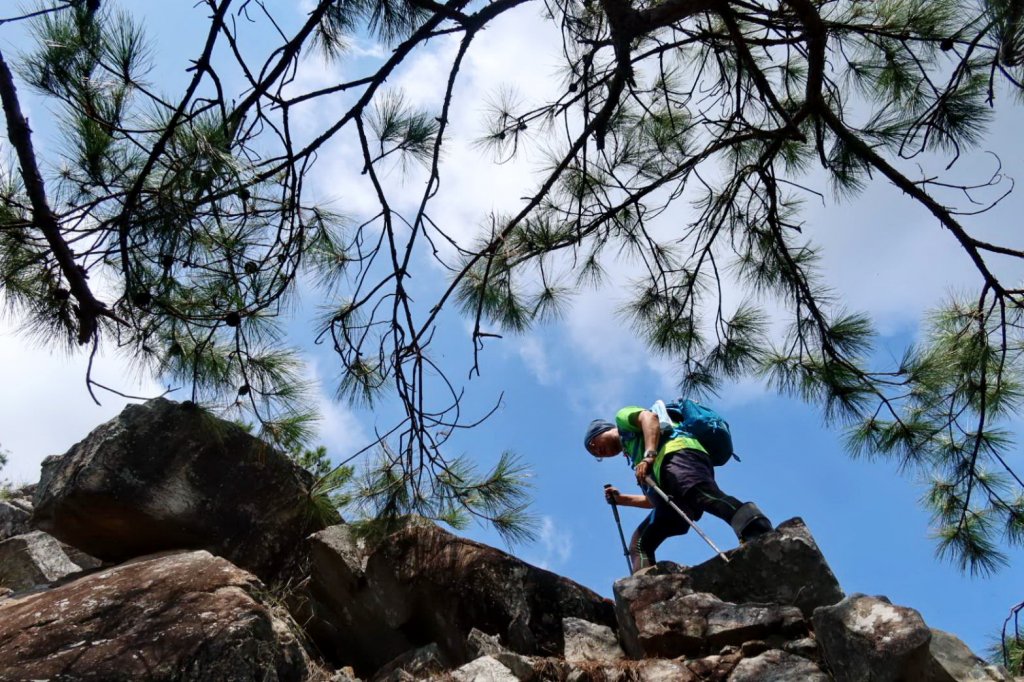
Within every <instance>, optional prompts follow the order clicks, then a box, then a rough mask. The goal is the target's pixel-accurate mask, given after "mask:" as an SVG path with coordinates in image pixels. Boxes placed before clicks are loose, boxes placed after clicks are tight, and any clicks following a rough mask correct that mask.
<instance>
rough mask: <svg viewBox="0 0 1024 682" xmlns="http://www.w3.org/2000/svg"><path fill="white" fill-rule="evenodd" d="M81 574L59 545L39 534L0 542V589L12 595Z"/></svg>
mask: <svg viewBox="0 0 1024 682" xmlns="http://www.w3.org/2000/svg"><path fill="white" fill-rule="evenodd" d="M81 570H82V567H81V566H79V565H78V564H76V563H75V562H73V561H72V560H71V559H70V558H68V555H67V554H65V553H64V550H63V549H62V548H61V546H60V543H59V542H57V540H56V539H55V538H53V537H51V536H49V535H47V534H46V533H43V532H42V531H38V530H37V531H34V532H32V533H25V534H24V535H15V536H14V537H13V538H7V539H6V540H4V541H2V542H0V587H6V588H9V589H10V590H12V591H14V592H19V591H21V590H27V589H29V588H32V587H35V586H37V585H45V584H47V583H52V582H54V581H56V580H59V579H61V578H63V577H64V576H67V575H70V574H72V573H78V572H79V571H81Z"/></svg>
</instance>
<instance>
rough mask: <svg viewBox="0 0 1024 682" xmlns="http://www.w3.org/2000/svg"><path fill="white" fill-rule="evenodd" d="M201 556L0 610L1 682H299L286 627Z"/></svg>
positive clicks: (302, 661) (223, 568) (146, 562)
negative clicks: (42, 681)
mask: <svg viewBox="0 0 1024 682" xmlns="http://www.w3.org/2000/svg"><path fill="white" fill-rule="evenodd" d="M263 591H264V589H263V587H262V584H261V583H260V582H259V581H258V580H257V579H256V578H255V577H254V576H253V575H251V574H250V573H247V572H245V571H243V570H241V569H239V568H237V567H236V566H233V565H232V564H230V563H228V562H227V561H225V560H224V559H220V558H218V557H213V556H211V555H210V554H208V553H207V552H202V551H200V552H184V553H176V554H172V555H159V556H154V557H146V558H143V559H138V560H136V561H133V562H129V563H126V564H122V565H120V566H117V567H114V568H109V569H106V570H102V571H98V572H95V573H92V574H89V575H86V576H83V577H81V578H78V579H77V580H73V581H71V582H68V583H66V584H63V585H61V586H59V587H54V588H51V589H49V590H45V591H41V592H34V593H31V594H28V595H26V596H23V597H20V598H18V597H15V598H11V599H7V600H3V601H0V679H2V680H27V679H55V680H57V679H59V680H64V681H69V682H71V681H74V680H104V682H121V681H124V682H129V681H134V680H150V681H151V682H159V681H161V680H168V681H171V680H174V681H178V680H224V681H234V680H238V681H242V680H274V681H280V682H285V681H289V680H295V681H300V680H305V679H307V677H308V672H309V667H308V660H307V657H306V654H305V651H304V650H303V648H302V646H301V645H300V643H299V640H298V638H297V636H296V634H295V626H294V624H293V623H291V622H290V621H289V620H288V619H286V618H282V617H280V616H278V615H275V613H274V612H273V611H272V610H271V608H269V607H268V606H267V605H266V603H265V602H264V601H263V599H262V597H261V596H260V595H261V593H263Z"/></svg>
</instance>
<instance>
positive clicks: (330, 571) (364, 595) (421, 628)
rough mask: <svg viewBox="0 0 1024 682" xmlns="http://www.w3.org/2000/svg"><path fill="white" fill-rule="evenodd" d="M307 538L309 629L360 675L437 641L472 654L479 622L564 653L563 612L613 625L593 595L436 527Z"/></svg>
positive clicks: (534, 649)
mask: <svg viewBox="0 0 1024 682" xmlns="http://www.w3.org/2000/svg"><path fill="white" fill-rule="evenodd" d="M310 543H311V553H310V556H311V562H312V565H311V576H310V584H309V590H308V593H309V602H310V604H311V607H310V612H311V613H312V614H313V618H312V620H311V621H310V623H309V628H308V630H309V632H310V633H311V636H312V637H313V639H314V641H316V642H317V644H318V646H319V648H320V650H321V651H324V652H329V655H333V656H337V658H338V660H337V661H335V662H336V663H338V664H351V665H353V667H354V668H355V669H356V671H357V672H359V673H360V674H365V672H364V671H373V670H376V669H377V668H378V667H379V666H381V665H383V664H384V663H386V662H387V661H389V660H391V659H392V658H394V657H395V656H397V655H399V654H401V653H402V652H403V651H405V650H408V649H412V648H416V647H418V646H423V645H424V644H427V643H430V642H437V644H438V646H439V647H440V648H441V651H442V652H443V653H444V655H445V656H446V657H447V658H448V660H451V661H454V662H456V663H459V662H463V661H468V660H469V655H468V654H469V652H468V650H467V644H466V638H467V635H468V634H469V632H470V631H471V630H472V629H473V628H477V629H479V630H482V631H485V632H490V633H495V634H497V635H499V636H500V637H501V640H502V641H503V642H504V643H505V646H506V647H508V648H509V649H510V650H512V651H514V652H516V653H519V654H525V655H538V654H539V655H557V654H561V652H562V650H563V646H564V641H563V636H562V619H563V618H565V617H576V618H582V619H584V620H588V621H590V622H592V623H597V624H599V625H609V626H610V625H614V623H615V620H614V613H613V607H612V605H611V603H610V602H609V601H608V600H606V599H603V598H602V597H600V596H599V595H597V594H595V593H594V592H592V591H590V590H588V589H586V588H584V587H582V586H580V585H577V584H576V583H573V582H572V581H570V580H568V579H566V578H562V577H560V576H557V575H555V574H554V573H550V572H549V571H545V570H542V569H539V568H536V567H534V566H531V565H529V564H527V563H525V562H523V561H521V560H519V559H516V558H515V557H512V556H510V555H508V554H506V553H505V552H502V551H500V550H498V549H495V548H493V547H488V546H486V545H483V544H480V543H477V542H472V541H470V540H466V539H463V538H459V537H456V536H454V535H452V534H451V533H448V532H446V531H444V530H442V529H440V528H439V527H437V526H435V525H433V524H425V523H413V524H410V525H408V526H406V527H405V528H403V529H402V530H399V531H397V532H396V533H394V534H392V535H390V536H388V537H387V538H386V539H384V540H383V541H381V542H380V543H378V544H377V545H376V546H375V547H373V548H366V549H360V547H359V546H358V543H356V542H355V541H354V540H353V539H352V538H351V535H350V534H348V532H347V531H345V530H340V529H337V528H330V529H327V530H326V531H323V532H320V533H317V534H315V535H314V536H313V537H312V538H311V539H310Z"/></svg>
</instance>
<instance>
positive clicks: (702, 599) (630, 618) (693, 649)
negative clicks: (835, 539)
mask: <svg viewBox="0 0 1024 682" xmlns="http://www.w3.org/2000/svg"><path fill="white" fill-rule="evenodd" d="M659 578H660V579H661V580H664V581H665V582H667V583H668V584H670V585H671V584H677V583H678V576H672V575H666V576H651V574H647V575H645V576H642V577H641V578H639V579H634V578H626V579H624V580H620V581H619V582H617V583H616V590H615V594H616V613H617V614H618V615H619V622H620V624H621V625H622V638H623V644H624V645H625V647H626V650H627V651H629V652H630V655H632V656H633V657H635V658H649V657H662V658H674V657H676V656H684V655H685V656H694V655H699V654H706V653H709V652H710V651H711V650H717V649H718V648H721V647H722V646H725V645H736V646H739V645H741V644H743V643H744V642H747V641H749V640H754V639H763V638H766V637H770V636H773V635H777V636H782V637H790V636H800V635H802V634H803V633H805V632H806V629H807V628H806V623H805V621H804V619H803V616H802V614H801V613H800V610H799V609H798V608H796V607H795V606H780V605H778V604H731V603H729V602H724V601H722V600H721V599H719V598H718V597H716V596H714V595H712V594H707V593H703V592H698V593H692V594H686V593H685V592H686V589H683V590H681V592H682V593H683V594H681V595H675V596H668V597H666V598H664V599H660V600H654V601H650V600H648V599H645V598H637V599H635V601H632V602H631V601H629V600H630V598H631V595H632V596H633V597H636V596H638V595H650V594H660V593H662V592H664V590H661V589H657V588H653V589H652V588H650V587H647V588H646V589H645V588H639V589H638V588H637V586H636V585H629V584H628V583H630V582H631V581H634V580H639V581H643V582H645V583H648V584H649V583H650V582H652V581H656V580H658V579H659Z"/></svg>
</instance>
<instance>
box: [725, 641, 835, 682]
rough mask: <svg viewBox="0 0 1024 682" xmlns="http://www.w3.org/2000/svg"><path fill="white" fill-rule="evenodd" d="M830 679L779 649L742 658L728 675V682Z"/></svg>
mask: <svg viewBox="0 0 1024 682" xmlns="http://www.w3.org/2000/svg"><path fill="white" fill-rule="evenodd" d="M831 679H832V678H831V677H829V676H828V675H826V674H825V673H824V672H822V670H821V668H819V667H818V666H817V665H815V664H814V663H813V662H811V661H808V660H807V659H806V658H801V657H800V656H794V655H793V654H789V653H786V652H785V651H780V650H779V649H769V650H768V651H765V652H764V653H763V654H761V655H759V656H755V657H753V658H744V659H743V660H742V661H740V662H739V663H738V664H737V665H736V667H735V668H733V670H732V674H731V675H729V682H829V680H831Z"/></svg>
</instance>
